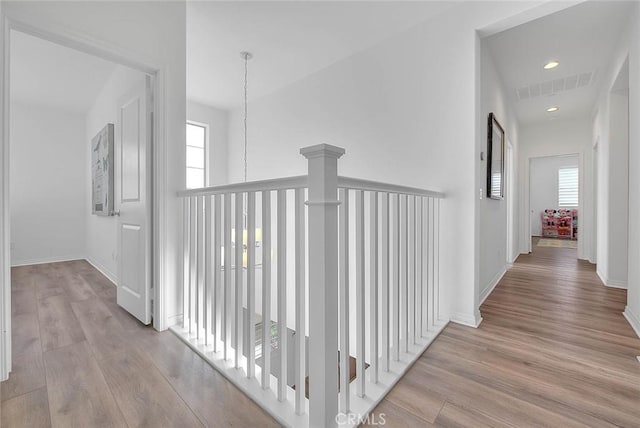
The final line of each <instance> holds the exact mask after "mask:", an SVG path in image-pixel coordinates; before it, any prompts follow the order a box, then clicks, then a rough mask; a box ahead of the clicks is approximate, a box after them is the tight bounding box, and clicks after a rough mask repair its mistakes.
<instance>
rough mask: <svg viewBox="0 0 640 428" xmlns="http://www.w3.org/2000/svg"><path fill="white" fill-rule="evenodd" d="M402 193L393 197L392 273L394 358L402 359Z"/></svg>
mask: <svg viewBox="0 0 640 428" xmlns="http://www.w3.org/2000/svg"><path fill="white" fill-rule="evenodd" d="M400 223H401V222H400V195H399V194H397V193H396V194H395V195H394V198H393V226H392V230H393V256H392V257H393V274H392V286H393V293H392V297H391V299H392V308H393V319H392V321H391V326H392V327H391V330H392V332H393V360H394V361H398V360H399V359H400V271H401V267H400Z"/></svg>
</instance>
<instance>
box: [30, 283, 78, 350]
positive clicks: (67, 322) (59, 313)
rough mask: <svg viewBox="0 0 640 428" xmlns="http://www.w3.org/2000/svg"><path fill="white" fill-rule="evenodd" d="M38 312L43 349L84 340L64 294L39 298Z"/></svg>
mask: <svg viewBox="0 0 640 428" xmlns="http://www.w3.org/2000/svg"><path fill="white" fill-rule="evenodd" d="M38 314H39V318H40V334H41V339H42V350H43V351H48V350H51V349H55V348H59V347H61V346H67V345H70V344H72V343H78V342H82V341H84V340H85V336H84V333H83V331H82V328H81V327H80V324H79V323H78V319H77V318H76V317H75V315H74V313H73V310H72V309H71V303H70V302H69V300H68V297H67V296H66V295H64V294H62V295H55V296H50V297H47V298H44V299H39V300H38Z"/></svg>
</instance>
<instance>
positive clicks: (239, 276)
mask: <svg viewBox="0 0 640 428" xmlns="http://www.w3.org/2000/svg"><path fill="white" fill-rule="evenodd" d="M243 199H244V194H243V193H236V209H235V217H236V220H235V223H234V226H235V232H236V238H235V239H236V272H235V273H236V275H235V276H236V281H235V319H234V324H233V327H234V328H233V343H234V344H235V347H236V352H235V358H234V363H235V368H239V367H240V363H241V361H242V345H243V341H244V338H243V336H242V319H243V318H244V314H243V312H244V310H243V304H242V288H243V286H244V284H243V283H244V272H243V267H244V263H243V253H244V248H243V247H244V221H243V220H244V207H243V202H244V200H243Z"/></svg>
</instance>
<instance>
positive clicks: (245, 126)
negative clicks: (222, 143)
mask: <svg viewBox="0 0 640 428" xmlns="http://www.w3.org/2000/svg"><path fill="white" fill-rule="evenodd" d="M248 63H249V55H248V54H245V55H244V181H245V183H246V182H247V114H248V107H247V105H248V101H247V77H248V69H249V64H248Z"/></svg>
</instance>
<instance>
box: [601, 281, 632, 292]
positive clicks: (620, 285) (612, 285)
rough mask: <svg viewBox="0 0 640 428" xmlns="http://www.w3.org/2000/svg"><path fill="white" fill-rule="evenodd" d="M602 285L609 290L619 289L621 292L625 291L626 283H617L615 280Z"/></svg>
mask: <svg viewBox="0 0 640 428" xmlns="http://www.w3.org/2000/svg"><path fill="white" fill-rule="evenodd" d="M604 285H605V286H606V287H610V288H621V289H623V290H626V289H627V281H618V280H616V279H610V280H608V281H607V282H605V283H604Z"/></svg>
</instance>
